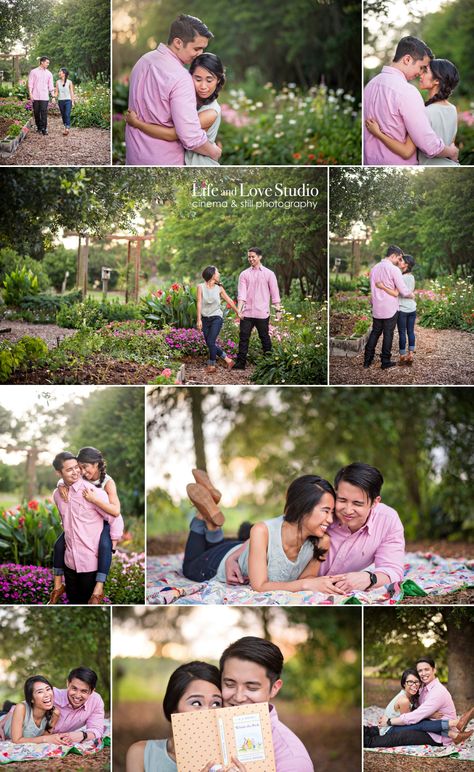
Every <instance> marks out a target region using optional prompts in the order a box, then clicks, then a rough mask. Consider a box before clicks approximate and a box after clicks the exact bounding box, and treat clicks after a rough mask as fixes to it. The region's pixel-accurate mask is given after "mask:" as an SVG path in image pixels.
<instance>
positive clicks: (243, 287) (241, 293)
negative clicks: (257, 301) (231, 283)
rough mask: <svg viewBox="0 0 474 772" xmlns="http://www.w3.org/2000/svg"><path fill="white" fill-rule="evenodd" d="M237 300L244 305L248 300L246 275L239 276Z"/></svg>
mask: <svg viewBox="0 0 474 772" xmlns="http://www.w3.org/2000/svg"><path fill="white" fill-rule="evenodd" d="M237 299H238V300H239V301H242V302H243V303H245V302H246V300H247V277H246V276H245V274H244V273H241V274H240V276H239V285H238V288H237Z"/></svg>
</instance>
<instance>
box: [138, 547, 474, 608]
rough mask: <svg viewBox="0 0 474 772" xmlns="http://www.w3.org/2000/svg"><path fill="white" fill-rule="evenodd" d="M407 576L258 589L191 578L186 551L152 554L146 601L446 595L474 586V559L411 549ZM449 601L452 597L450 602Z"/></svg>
mask: <svg viewBox="0 0 474 772" xmlns="http://www.w3.org/2000/svg"><path fill="white" fill-rule="evenodd" d="M405 559H406V563H405V576H404V578H403V580H402V581H401V582H395V583H393V584H389V585H385V587H380V588H378V589H377V590H372V591H371V592H353V593H350V594H349V595H324V594H323V593H320V592H309V591H304V592H286V591H280V590H278V591H273V592H254V591H253V590H252V589H251V588H250V586H249V585H245V586H240V587H234V586H231V585H227V584H222V582H218V581H217V580H216V579H212V580H211V581H209V582H191V581H189V580H188V579H186V578H185V577H184V576H183V574H182V571H181V565H182V561H183V555H182V554H181V555H165V556H160V557H149V558H148V560H147V603H151V604H155V605H159V606H166V605H169V604H170V603H179V604H181V605H202V604H220V605H223V604H225V605H239V606H254V605H259V606H302V605H312V606H315V605H326V606H335V605H347V604H349V605H394V604H396V603H399V602H400V601H401V600H402V599H403V598H405V597H409V596H425V595H428V594H429V595H439V596H440V597H441V596H444V597H445V598H446V596H447V595H448V594H449V593H450V592H454V590H460V589H465V588H467V587H474V561H461V560H456V559H454V558H442V557H440V555H435V554H431V553H421V552H412V553H410V552H408V553H407V554H406V555H405ZM448 602H449V601H448Z"/></svg>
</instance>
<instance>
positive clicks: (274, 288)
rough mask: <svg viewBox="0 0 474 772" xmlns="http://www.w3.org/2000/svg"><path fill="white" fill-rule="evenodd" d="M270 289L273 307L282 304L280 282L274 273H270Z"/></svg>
mask: <svg viewBox="0 0 474 772" xmlns="http://www.w3.org/2000/svg"><path fill="white" fill-rule="evenodd" d="M268 288H269V290H270V297H271V300H272V303H273V305H275V306H277V305H279V304H280V302H281V301H280V291H279V289H278V282H277V278H276V276H275V274H274V273H273V271H271V273H270V277H269V280H268Z"/></svg>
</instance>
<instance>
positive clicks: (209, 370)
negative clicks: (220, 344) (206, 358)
mask: <svg viewBox="0 0 474 772" xmlns="http://www.w3.org/2000/svg"><path fill="white" fill-rule="evenodd" d="M216 370H217V368H216V366H215V365H208V366H207V367H206V373H209V374H210V373H215V372H216Z"/></svg>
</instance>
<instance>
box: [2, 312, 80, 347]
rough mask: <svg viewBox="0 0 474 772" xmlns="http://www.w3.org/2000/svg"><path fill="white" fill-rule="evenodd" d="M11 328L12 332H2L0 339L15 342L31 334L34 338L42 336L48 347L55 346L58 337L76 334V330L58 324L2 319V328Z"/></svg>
mask: <svg viewBox="0 0 474 772" xmlns="http://www.w3.org/2000/svg"><path fill="white" fill-rule="evenodd" d="M8 328H10V329H11V332H2V333H1V334H0V340H12V341H14V342H15V343H16V342H17V341H19V340H20V338H22V337H23V336H24V335H31V337H32V338H42V339H43V340H44V342H45V343H46V345H47V346H48V348H50V349H51V348H55V347H56V346H57V343H58V338H61V340H62V339H63V338H68V337H69V336H70V335H74V333H75V332H76V330H70V329H67V328H66V327H58V326H57V324H28V322H12V321H10V320H9V319H1V320H0V329H1V330H6V329H8Z"/></svg>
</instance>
